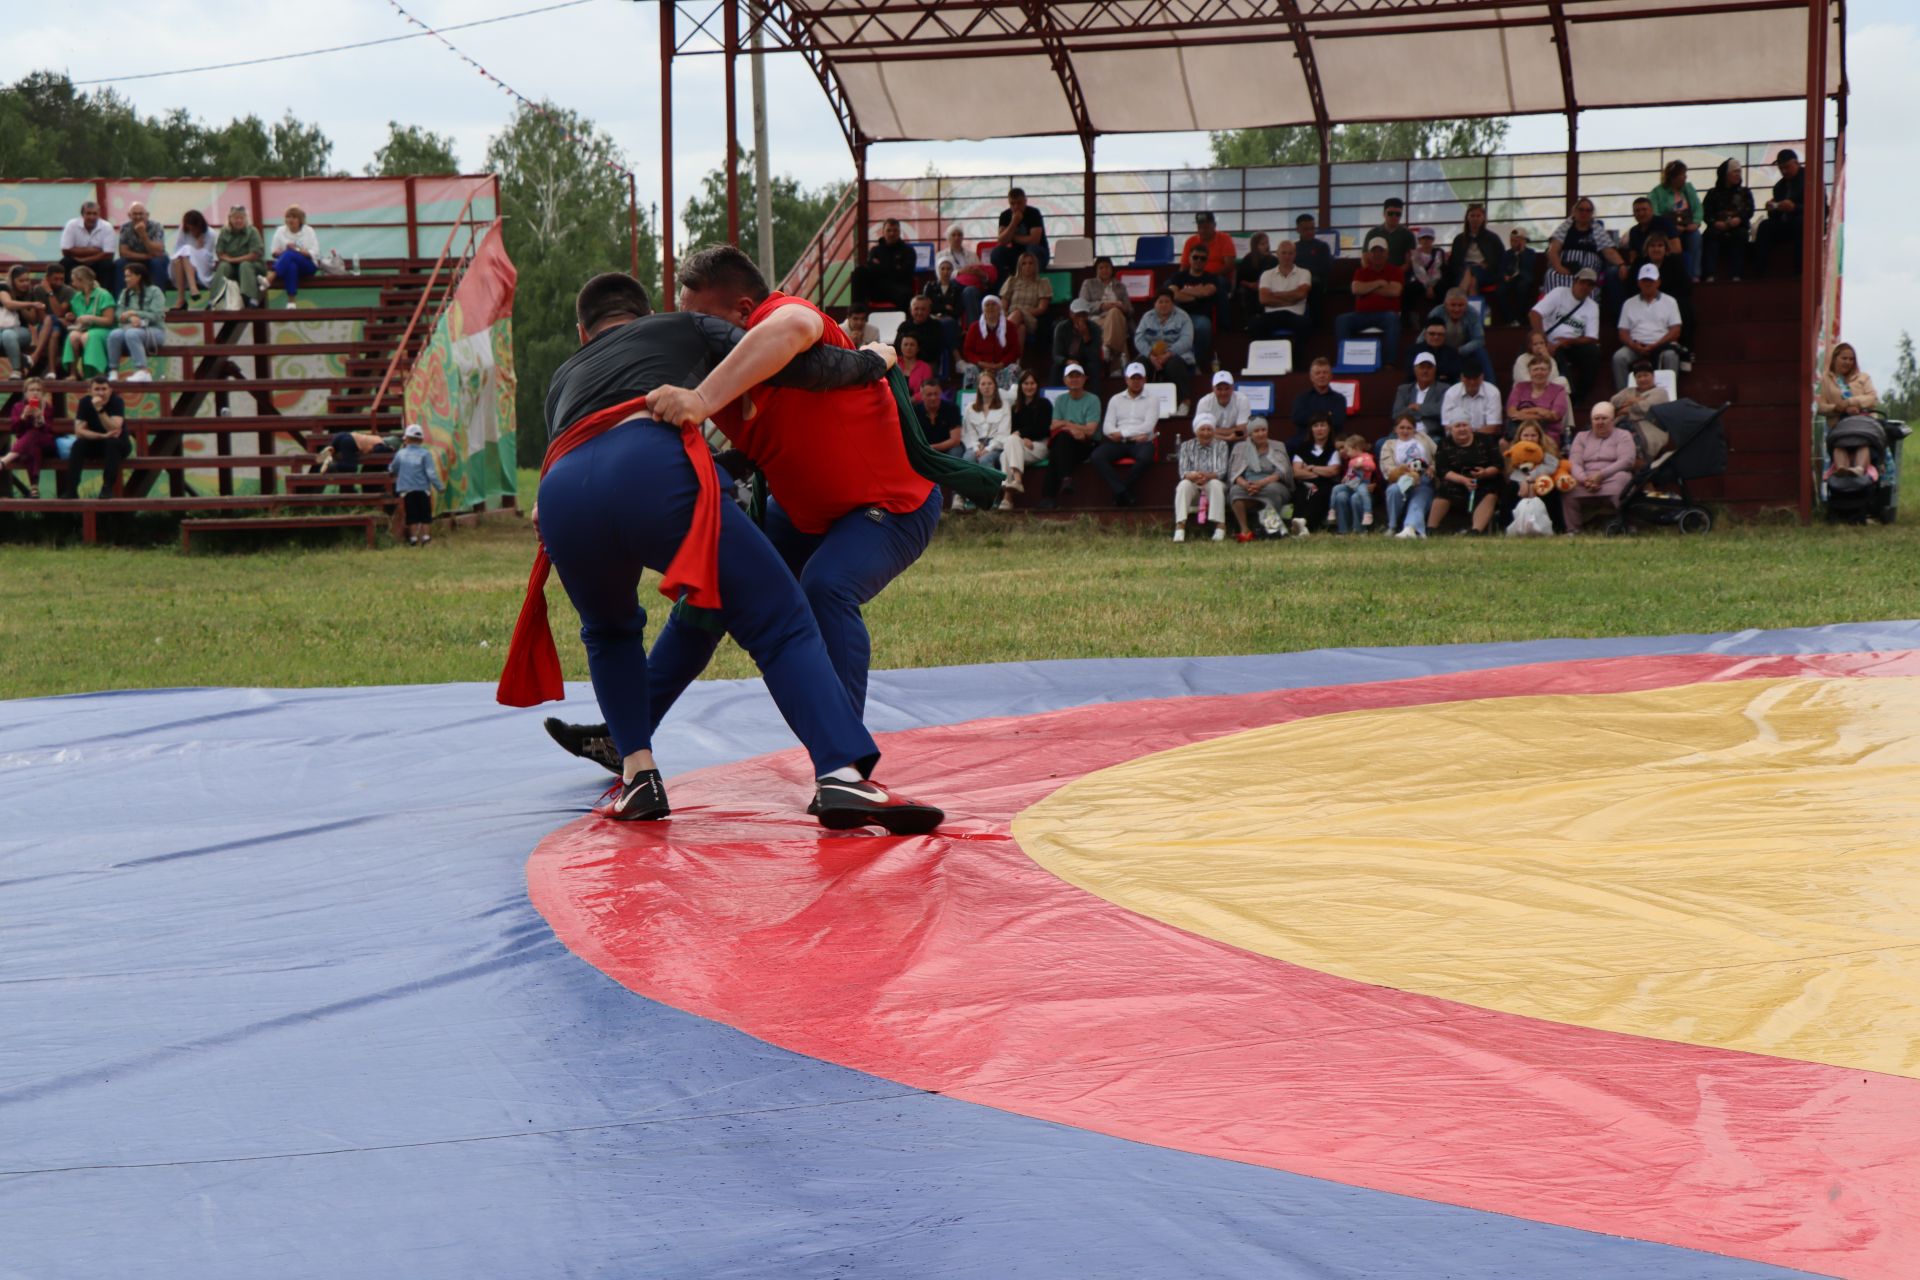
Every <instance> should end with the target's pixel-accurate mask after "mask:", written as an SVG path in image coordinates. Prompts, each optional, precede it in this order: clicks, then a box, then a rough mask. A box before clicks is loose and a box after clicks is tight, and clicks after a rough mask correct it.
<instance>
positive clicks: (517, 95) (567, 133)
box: [387, 0, 633, 178]
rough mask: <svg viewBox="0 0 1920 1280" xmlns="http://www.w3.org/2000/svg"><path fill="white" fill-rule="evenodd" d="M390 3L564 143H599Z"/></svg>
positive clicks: (621, 168) (616, 166)
mask: <svg viewBox="0 0 1920 1280" xmlns="http://www.w3.org/2000/svg"><path fill="white" fill-rule="evenodd" d="M387 3H388V4H390V5H392V6H393V11H394V12H395V13H397V14H399V15H400V16H401V17H402V18H404V19H406V20H407V21H408V22H411V23H412V24H413V25H414V26H416V27H418V28H420V30H421V31H422V32H423V33H424V34H426V35H430V36H432V37H433V38H434V39H436V40H438V41H439V42H440V43H441V44H443V45H445V46H447V48H448V49H450V50H452V52H453V55H454V57H456V58H458V59H460V61H462V62H464V63H466V64H467V65H468V66H470V67H472V68H473V69H474V70H475V71H477V72H479V73H480V75H481V77H482V78H483V79H485V80H486V81H487V82H488V83H490V84H492V85H493V86H494V87H495V88H497V89H499V90H500V91H501V92H502V93H505V94H506V95H507V96H508V97H510V98H512V99H513V100H514V101H515V102H517V103H519V104H520V106H521V107H523V108H524V109H526V110H528V111H533V112H536V113H538V114H540V115H542V116H545V117H546V118H547V119H548V120H551V121H552V122H553V123H554V124H556V125H559V126H560V133H561V137H562V139H563V140H565V141H567V142H571V143H576V144H580V145H587V146H591V145H593V144H594V143H595V141H596V140H595V139H593V138H583V137H581V136H580V135H579V134H576V133H574V132H572V131H571V130H569V129H568V128H567V126H566V122H565V121H564V120H562V119H561V117H560V116H559V115H557V114H556V113H554V112H553V111H552V110H550V109H548V108H547V107H546V106H544V105H543V104H541V103H538V102H535V101H533V99H531V98H529V97H527V95H526V94H524V93H521V92H520V91H519V90H518V89H516V88H514V87H513V86H512V85H510V84H508V83H507V82H506V81H505V80H502V79H501V78H500V77H499V76H496V75H495V74H493V72H491V71H489V70H487V69H486V68H485V67H483V66H481V65H480V64H479V63H478V62H476V61H474V60H473V59H472V58H470V57H468V56H467V54H466V52H465V51H464V50H462V49H461V48H460V47H459V46H458V45H456V44H454V42H453V41H451V40H449V39H447V38H446V36H444V35H442V34H441V33H440V32H439V31H437V30H435V29H434V28H433V27H431V26H429V25H427V24H426V23H424V22H422V21H421V20H420V19H418V18H416V17H414V16H413V15H412V14H411V13H409V12H407V9H406V6H405V5H403V4H401V3H400V0H387ZM600 163H602V164H603V165H605V166H606V167H607V168H609V169H611V170H613V171H614V172H615V173H617V174H619V175H620V176H621V177H622V178H631V177H633V170H631V169H629V168H627V167H626V166H625V165H623V164H620V163H619V162H618V161H615V160H611V159H607V158H606V157H604V156H603V157H601V159H600Z"/></svg>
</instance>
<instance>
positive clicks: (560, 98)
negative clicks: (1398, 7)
mask: <svg viewBox="0 0 1920 1280" xmlns="http://www.w3.org/2000/svg"><path fill="white" fill-rule="evenodd" d="M551 2H552V0H460V2H456V0H406V4H407V8H408V9H409V10H410V11H411V12H413V13H414V14H415V15H417V16H418V17H419V18H420V19H421V20H423V21H425V22H428V23H432V24H440V23H459V22H470V21H473V20H475V19H478V18H486V17H492V16H494V15H496V14H503V13H511V12H514V11H517V10H520V9H526V8H537V7H540V6H541V5H543V4H544V3H551ZM13 7H14V8H17V9H18V10H19V12H17V13H15V12H9V14H8V23H9V31H8V41H7V43H8V49H7V62H8V65H9V67H10V68H12V69H13V70H14V71H16V72H24V71H26V70H28V69H40V68H52V69H57V70H64V71H66V72H67V73H68V74H69V75H71V76H72V77H73V78H74V79H75V80H94V79H109V78H118V77H127V76H132V75H136V74H140V73H144V72H153V71H163V70H172V69H177V68H184V67H197V66H203V65H205V64H207V63H211V62H223V61H229V60H231V59H232V58H234V57H236V56H240V53H241V51H242V50H243V49H252V50H257V51H260V52H268V51H271V52H294V51H297V50H300V49H306V48H319V47H323V46H327V45H335V44H346V43H351V42H353V41H358V40H372V39H378V38H381V37H385V36H392V35H401V34H405V33H407V32H408V31H411V30H414V28H412V27H410V26H408V25H407V24H406V22H405V21H404V19H402V18H401V16H400V15H399V14H398V13H397V12H396V11H395V10H394V8H393V6H392V5H391V4H390V3H388V2H387V0H334V2H333V3H330V4H327V5H325V6H323V7H319V8H312V7H310V8H308V9H306V10H303V12H305V13H308V14H310V15H324V17H325V21H324V22H301V23H297V24H295V25H294V27H293V28H292V29H291V32H289V31H287V30H278V31H276V30H274V29H273V24H272V15H273V14H275V13H277V12H280V11H279V10H275V9H272V8H268V9H262V8H260V6H259V5H258V4H256V3H248V2H245V0H148V3H147V4H146V5H144V6H143V7H142V9H141V12H142V13H143V14H144V15H145V16H144V17H143V18H142V19H141V21H140V24H139V28H140V31H141V38H140V40H139V42H138V43H129V42H126V41H120V40H115V39H110V38H109V39H103V38H102V36H101V32H102V27H101V25H100V17H99V13H98V11H97V10H96V9H95V8H94V7H92V6H77V5H60V4H55V5H17V6H13ZM658 29H659V19H658V10H657V8H656V7H655V5H654V4H652V3H633V2H632V0H587V2H586V3H583V4H579V5H576V6H575V7H572V8H569V9H564V10H561V11H559V12H554V13H548V14H542V15H538V16H534V17H529V18H521V19H517V20H515V21H511V22H502V23H498V24H495V25H491V26H484V27H476V28H472V29H469V30H465V31H458V32H453V33H451V34H450V36H449V39H451V40H452V41H453V42H454V43H455V44H456V45H458V46H459V47H460V48H461V49H462V50H464V51H465V52H466V53H468V54H469V55H471V56H472V57H473V58H475V59H476V60H477V61H479V62H480V63H481V64H482V65H484V66H486V67H487V68H488V69H489V70H491V71H492V72H494V73H495V74H496V75H498V76H499V77H500V78H501V79H503V80H505V81H507V82H508V83H509V84H512V85H513V86H514V87H515V88H517V89H518V90H520V92H522V93H524V94H526V95H527V96H528V97H530V98H534V99H540V98H543V97H544V98H552V99H553V100H554V101H556V102H559V103H561V104H563V105H565V106H568V107H571V108H573V109H574V110H577V111H580V112H582V113H584V114H585V115H586V116H588V117H589V118H591V119H592V120H594V121H595V122H596V123H598V124H599V125H600V126H601V127H602V128H604V129H606V130H607V131H608V132H609V133H610V134H612V136H613V137H614V138H615V139H617V140H618V141H619V143H620V144H621V145H622V146H623V147H625V148H626V151H627V154H628V156H629V158H630V159H631V161H632V162H633V164H634V167H635V169H636V171H637V173H638V175H639V186H640V192H641V196H640V198H641V200H642V201H643V202H655V201H657V200H658V199H659V186H660V184H659V177H658V164H659V161H658V155H659V138H660V114H659V89H658V81H657V79H656V76H655V68H656V66H657V57H658V52H657V47H656V35H657V32H658ZM235 31H250V32H253V33H255V38H253V39H251V40H249V41H247V42H245V43H244V44H241V45H236V44H235V43H233V42H231V41H227V40H221V39H218V38H216V36H217V34H218V33H222V32H235ZM1847 52H1848V58H1849V70H1850V73H1851V77H1850V78H1851V82H1852V87H1853V97H1852V106H1851V113H1850V121H1849V130H1848V151H1849V156H1848V162H1849V163H1848V168H1849V175H1848V189H1847V210H1846V215H1847V216H1846V231H1847V238H1846V244H1847V251H1848V252H1847V261H1848V272H1847V278H1846V286H1845V289H1846V301H1845V308H1844V315H1845V319H1846V323H1845V326H1844V329H1845V336H1846V337H1847V338H1848V340H1850V341H1852V342H1853V343H1854V344H1855V345H1856V346H1857V347H1859V348H1860V353H1861V357H1862V361H1863V363H1864V364H1865V365H1866V366H1867V368H1868V370H1869V371H1870V372H1872V374H1873V375H1874V378H1875V380H1876V381H1877V382H1878V383H1879V384H1880V385H1881V386H1882V387H1883V388H1884V387H1885V385H1886V383H1887V380H1888V378H1889V377H1890V376H1891V374H1892V371H1893V359H1894V344H1895V340H1896V339H1897V337H1898V334H1899V331H1900V329H1901V327H1902V326H1905V327H1908V328H1910V329H1915V328H1920V323H1916V322H1915V321H1914V320H1912V319H1909V318H1908V311H1909V309H1910V301H1911V299H1913V298H1914V297H1915V296H1916V285H1917V284H1920V278H1917V277H1920V232H1916V230H1915V229H1914V226H1913V225H1910V224H1914V223H1915V220H1914V219H1909V218H1906V217H1904V216H1903V215H1904V213H1905V210H1903V209H1901V208H1900V207H1899V206H1898V203H1897V201H1898V200H1900V199H1902V198H1904V197H1902V196H1900V194H1899V191H1898V190H1897V189H1896V188H1899V187H1905V188H1906V189H1907V190H1908V191H1909V192H1911V190H1912V189H1913V179H1914V168H1915V166H1914V162H1915V160H1916V159H1920V143H1917V142H1916V141H1915V135H1914V132H1913V128H1912V124H1911V122H1909V121H1906V120H1905V118H1904V117H1905V112H1906V111H1908V110H1910V109H1911V106H1910V102H1909V100H1908V99H1907V98H1906V97H1904V96H1903V95H1904V94H1905V92H1906V91H1903V90H1901V89H1900V87H1899V86H1900V85H1901V84H1902V83H1904V82H1905V77H1907V76H1909V75H1911V74H1912V68H1913V67H1914V66H1916V65H1920V5H1915V4H1914V3H1912V0H1852V3H1850V4H1849V6H1848V41H1847ZM1703 56H1708V55H1707V54H1706V53H1705V51H1703ZM720 76H721V68H720V60H719V59H717V58H689V59H682V60H680V61H679V62H677V63H676V64H675V84H676V92H675V94H674V116H675V125H676V133H677V146H676V154H675V177H674V183H675V191H676V198H677V200H678V201H680V202H682V203H684V201H685V198H686V195H687V193H688V192H690V191H691V190H692V189H693V184H694V183H695V182H696V181H697V180H698V178H699V176H700V175H701V174H703V173H705V172H706V171H707V170H709V169H712V168H714V167H716V166H717V165H718V164H719V163H720V159H721V155H722V152H723V149H724V146H725V141H724V128H725V125H724V116H723V114H722V111H721V108H720V105H719V103H720V99H721V81H720ZM768 80H769V99H770V101H771V102H772V104H773V107H772V110H771V111H770V112H769V116H770V120H771V123H770V138H771V151H772V155H773V165H774V168H775V169H776V170H777V171H780V170H783V171H786V172H790V173H792V174H794V175H795V176H797V177H799V178H800V179H801V181H803V182H805V183H807V184H808V185H815V184H819V183H823V182H827V181H832V180H846V179H850V178H851V177H852V175H853V167H852V162H851V160H850V159H849V157H848V155H847V152H846V147H845V145H844V143H843V142H842V140H841V136H840V132H839V129H838V127H837V126H836V125H835V123H834V120H833V116H832V113H831V112H830V111H828V109H827V106H826V100H825V98H824V97H823V95H822V94H821V92H820V89H819V86H818V85H817V84H816V83H815V81H814V79H813V76H812V74H811V73H810V72H809V71H808V70H807V69H806V67H805V65H804V64H802V63H801V62H800V61H799V60H798V59H797V58H794V57H792V56H790V55H789V56H782V57H774V58H770V59H769V60H768ZM117 85H118V87H119V88H120V89H121V91H122V92H124V93H126V94H127V95H128V96H129V97H131V98H132V99H133V100H134V101H135V102H136V103H137V104H138V105H139V106H140V107H141V108H142V109H143V110H146V111H150V112H159V111H162V110H165V109H167V108H170V107H176V106H182V107H186V108H187V109H188V110H189V111H192V112H194V113H195V114H197V115H199V116H201V117H203V118H205V119H208V120H213V121H224V120H226V119H228V118H230V117H232V116H234V115H237V114H244V113H246V112H254V113H257V114H259V115H261V116H265V117H268V118H271V119H277V118H278V117H279V116H280V115H281V114H282V113H284V112H285V111H287V110H288V109H291V110H293V111H294V112H295V114H297V115H298V116H300V117H301V118H302V119H305V120H309V121H313V122H315V123H318V124H319V125H321V126H322V127H323V128H324V129H325V130H326V132H327V135H328V137H330V138H332V139H333V142H334V160H335V163H336V164H337V165H339V166H341V167H343V168H346V169H349V170H351V171H353V172H356V173H357V172H360V171H361V170H362V169H363V168H364V167H365V166H366V164H367V162H368V161H369V160H370V159H371V158H372V155H373V151H374V148H375V147H377V146H378V145H379V143H380V141H381V140H382V139H383V138H384V137H385V135H386V123H387V121H388V120H389V119H390V118H391V119H398V120H400V121H402V122H403V123H416V124H422V125H425V126H427V127H429V128H432V129H434V130H436V131H438V132H441V133H445V134H448V135H450V136H451V137H452V138H453V139H454V142H455V145H456V148H457V150H458V153H459V157H460V161H461V163H462V165H463V166H465V167H467V168H469V169H478V168H479V167H480V165H481V162H482V160H483V158H484V155H485V151H486V144H487V140H488V138H490V137H491V136H492V135H493V134H494V133H496V132H498V131H499V129H500V128H501V126H502V125H503V124H504V123H505V122H506V120H507V118H508V116H509V115H510V114H511V112H512V102H511V100H510V99H509V98H507V97H506V95H505V94H503V93H502V92H501V91H500V90H499V89H497V88H495V87H494V86H493V85H491V84H489V83H488V82H487V81H486V80H484V79H483V78H482V77H481V76H479V75H478V74H477V73H476V72H474V70H473V69H472V68H471V67H468V66H467V65H466V64H465V63H463V62H461V61H460V60H459V59H458V58H456V57H455V56H454V55H453V54H452V53H450V52H448V51H447V50H446V49H445V48H443V47H441V46H440V45H439V44H438V43H437V42H436V41H434V40H432V39H430V38H429V39H418V40H410V41H405V42H402V43H398V44H389V45H383V46H380V47H377V48H372V49H360V50H354V51H351V52H345V53H332V54H326V55H323V56H320V57H314V58H307V59H303V60H299V61H293V62H281V63H272V64H267V65H265V66H257V67H246V68H236V69H233V70H225V71H210V72H202V73H198V74H194V75H178V76H165V77H160V78H155V79H148V80H117ZM740 93H741V106H740V120H741V130H742V132H743V135H745V134H746V133H747V131H748V129H749V127H750V124H749V117H748V107H747V100H746V95H747V74H746V66H745V64H744V62H743V63H742V65H741V68H740ZM1803 129H1804V117H1803V114H1802V108H1801V107H1800V106H1799V105H1798V104H1795V103H1778V104H1765V105H1760V106H1751V107H1700V108H1691V109H1672V110H1665V111H1657V112H1655V111H1646V112H1641V111H1613V112H1594V113H1589V114H1587V115H1584V116H1582V118H1581V139H1580V140H1581V144H1582V146H1583V147H1591V148H1600V147H1627V146H1645V145H1654V144H1658V143H1671V144H1690V143H1709V142H1719V141H1733V140H1747V139H1761V138H1776V137H1781V138H1784V137H1794V136H1798V135H1799V134H1800V133H1801V132H1802V131H1803ZM1565 145H1566V133H1565V126H1564V125H1563V124H1562V123H1561V122H1560V121H1559V120H1558V119H1557V118H1553V117H1535V118H1521V119H1516V120H1515V121H1514V122H1513V125H1512V128H1511V130H1510V132H1509V134H1508V137H1507V143H1506V146H1507V149H1508V150H1512V151H1542V150H1559V149H1563V148H1564V147H1565ZM1079 156H1080V153H1079V144H1078V143H1077V142H1076V141H1074V140H1073V139H1070V138H1061V139H1022V140H1018V141H1011V142H1000V143H952V144H941V145H936V146H920V145H907V144H893V145H887V146H878V147H875V148H874V150H873V153H872V156H871V161H870V163H871V169H872V172H873V174H874V175H875V176H877V177H886V176H911V175H916V174H919V173H922V172H924V171H925V170H926V167H927V164H928V163H929V162H930V161H931V162H933V163H935V164H937V165H938V166H939V168H940V170H941V171H942V172H944V173H948V174H966V173H1007V172H1024V173H1035V172H1048V171H1056V170H1075V169H1078V168H1079V165H1080V158H1079ZM1099 157H1100V167H1101V168H1103V169H1105V168H1113V169H1134V168H1154V167H1180V166H1185V165H1200V164H1205V163H1206V160H1207V150H1206V139H1205V136H1204V135H1197V134H1154V135H1146V136H1135V137H1113V138H1104V139H1102V140H1101V143H1100V152H1099ZM1649 185H1652V184H1651V182H1649ZM1763 198H1764V197H1763Z"/></svg>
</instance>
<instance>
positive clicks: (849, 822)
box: [807, 778, 947, 836]
mask: <svg viewBox="0 0 1920 1280" xmlns="http://www.w3.org/2000/svg"><path fill="white" fill-rule="evenodd" d="M817 786H818V790H816V791H815V792H814V795H813V803H812V804H810V805H808V806H807V812H808V813H810V814H812V815H813V816H814V817H816V818H818V819H820V825H821V826H823V827H825V828H827V829H828V830H829V831H851V830H853V829H854V828H855V827H885V828H886V830H887V833H888V834H889V835H896V836H923V835H925V834H927V832H929V831H932V830H933V829H934V828H935V827H937V826H939V825H940V824H941V822H943V821H944V820H945V819H946V816H947V815H946V814H944V813H942V812H941V811H940V810H938V809H936V808H934V807H933V806H932V805H930V804H919V803H917V802H915V801H912V800H908V799H906V798H905V797H903V796H896V795H889V794H888V793H887V791H886V789H885V788H884V787H882V786H880V785H879V784H878V783H875V782H842V781H840V780H839V779H838V778H821V779H820V780H819V781H818V783H817Z"/></svg>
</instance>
